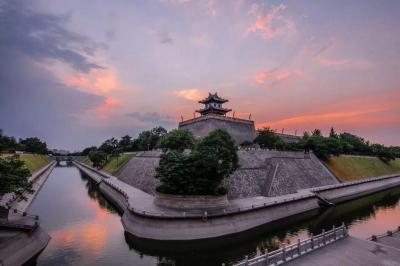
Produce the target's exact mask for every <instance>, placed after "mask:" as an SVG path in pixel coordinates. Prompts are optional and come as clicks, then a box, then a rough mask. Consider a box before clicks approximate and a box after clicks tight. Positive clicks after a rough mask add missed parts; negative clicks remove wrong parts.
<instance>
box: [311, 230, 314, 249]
mask: <svg viewBox="0 0 400 266" xmlns="http://www.w3.org/2000/svg"><path fill="white" fill-rule="evenodd" d="M313 249H314V235H313V233H311V250H313Z"/></svg>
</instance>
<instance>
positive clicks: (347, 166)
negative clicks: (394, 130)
mask: <svg viewBox="0 0 400 266" xmlns="http://www.w3.org/2000/svg"><path fill="white" fill-rule="evenodd" d="M327 166H328V167H329V168H330V170H331V171H332V172H333V173H334V174H335V175H336V176H337V177H338V178H339V179H341V180H342V181H348V180H355V179H362V178H365V177H371V176H380V175H387V174H393V173H400V159H397V160H395V161H391V162H390V163H389V164H386V163H384V162H383V161H382V160H380V159H378V158H371V157H347V156H343V157H332V158H331V159H329V160H328V162H327Z"/></svg>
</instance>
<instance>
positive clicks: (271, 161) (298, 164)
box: [116, 149, 339, 199]
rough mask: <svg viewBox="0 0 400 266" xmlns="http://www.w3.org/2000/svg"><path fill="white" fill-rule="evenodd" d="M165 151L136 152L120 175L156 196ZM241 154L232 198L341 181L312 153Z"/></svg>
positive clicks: (230, 190)
mask: <svg viewBox="0 0 400 266" xmlns="http://www.w3.org/2000/svg"><path fill="white" fill-rule="evenodd" d="M161 154H162V152H160V151H145V152H136V153H134V157H133V158H132V159H131V160H130V161H129V162H128V163H127V164H126V165H125V166H124V167H123V168H122V169H121V170H120V171H119V172H118V173H117V174H116V176H117V177H118V178H120V179H121V180H122V181H124V182H126V183H127V184H129V185H132V186H134V187H136V188H138V189H140V190H142V191H144V192H146V193H149V194H151V195H155V184H156V179H155V178H154V176H155V169H156V168H157V166H158V164H159V161H160V156H161ZM238 155H239V164H240V168H239V169H238V170H237V171H235V173H233V174H232V175H231V176H230V177H229V178H228V179H227V184H226V186H227V188H228V198H229V199H239V198H248V197H257V196H264V197H270V196H280V195H285V194H293V193H296V192H297V190H300V189H305V188H311V187H319V186H325V185H331V184H337V183H339V181H338V180H337V179H336V177H335V176H334V175H332V174H331V172H330V171H329V170H328V169H327V168H326V167H325V166H324V165H323V164H322V163H321V162H320V161H319V160H318V158H316V157H315V155H314V154H312V153H311V154H304V153H303V152H279V151H269V150H261V149H258V150H239V152H238Z"/></svg>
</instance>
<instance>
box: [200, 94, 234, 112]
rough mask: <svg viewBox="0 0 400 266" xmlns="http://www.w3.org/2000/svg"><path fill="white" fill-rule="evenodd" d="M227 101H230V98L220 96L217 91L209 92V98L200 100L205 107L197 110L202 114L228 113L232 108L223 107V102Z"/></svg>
mask: <svg viewBox="0 0 400 266" xmlns="http://www.w3.org/2000/svg"><path fill="white" fill-rule="evenodd" d="M226 102H228V100H227V99H223V98H221V97H219V96H218V94H217V93H214V94H212V93H209V94H208V97H207V98H205V99H203V100H201V101H199V103H202V104H204V105H205V106H204V108H203V109H200V110H196V112H198V113H200V114H201V115H208V114H216V115H226V113H228V112H230V111H232V109H227V108H224V107H222V104H223V103H226Z"/></svg>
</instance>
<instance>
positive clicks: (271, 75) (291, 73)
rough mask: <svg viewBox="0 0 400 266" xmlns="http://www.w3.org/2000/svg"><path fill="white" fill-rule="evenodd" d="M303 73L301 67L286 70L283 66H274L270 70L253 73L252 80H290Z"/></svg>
mask: <svg viewBox="0 0 400 266" xmlns="http://www.w3.org/2000/svg"><path fill="white" fill-rule="evenodd" d="M303 75H304V71H303V70H302V69H295V70H288V69H284V68H276V69H273V70H270V71H261V72H258V73H256V74H255V75H254V77H253V81H254V82H255V83H257V84H266V83H271V84H276V83H278V82H280V81H284V80H292V79H295V78H297V77H301V76H303Z"/></svg>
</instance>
